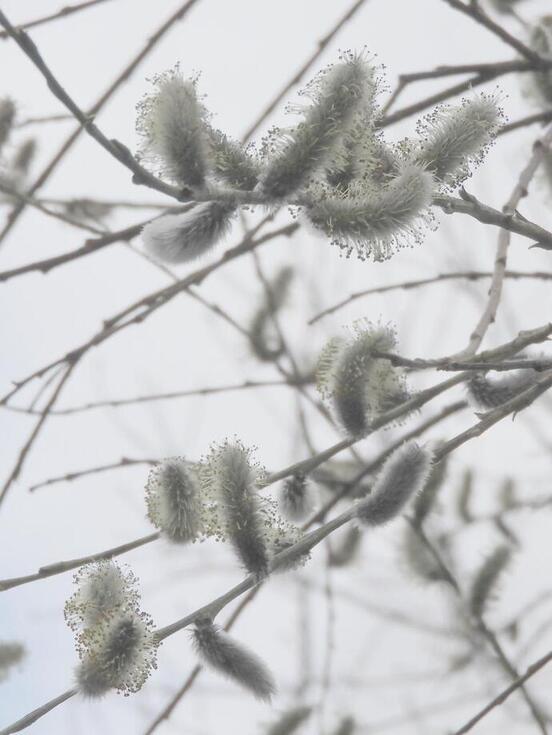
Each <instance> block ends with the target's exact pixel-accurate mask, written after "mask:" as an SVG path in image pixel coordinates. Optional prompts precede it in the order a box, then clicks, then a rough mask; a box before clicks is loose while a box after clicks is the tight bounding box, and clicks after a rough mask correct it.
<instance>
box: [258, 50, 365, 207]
mask: <svg viewBox="0 0 552 735" xmlns="http://www.w3.org/2000/svg"><path fill="white" fill-rule="evenodd" d="M375 91H376V84H375V80H374V71H373V69H372V67H370V65H369V64H368V63H367V62H366V61H365V59H363V58H362V56H360V55H355V54H346V55H345V56H344V57H343V59H342V61H341V62H340V63H338V64H336V65H335V66H331V67H329V69H327V70H325V71H324V72H322V73H321V74H320V75H319V76H318V77H317V78H315V80H313V82H312V83H311V84H310V86H309V87H308V88H307V90H306V94H307V95H308V96H309V97H310V98H311V99H312V103H311V105H310V106H308V107H306V109H304V111H303V120H302V122H300V123H299V125H297V126H296V127H295V128H292V129H291V130H287V131H285V133H284V134H283V135H281V136H280V140H277V141H275V142H274V143H272V142H271V141H269V146H268V147H272V148H274V149H275V152H274V154H273V155H272V157H271V158H270V159H269V161H268V164H267V168H266V170H265V172H264V173H263V174H262V176H261V181H260V190H261V192H262V193H263V194H264V195H265V196H266V197H267V198H268V199H283V198H285V197H287V196H289V195H290V194H293V193H294V192H296V191H297V190H298V189H301V188H302V187H304V186H305V185H307V184H308V183H309V180H310V178H311V177H312V176H313V174H314V173H316V171H318V170H319V169H320V168H321V167H323V166H324V165H325V164H326V163H327V162H328V159H329V158H330V157H331V155H332V152H333V150H334V149H335V147H336V145H337V144H338V143H339V141H340V139H341V137H342V135H343V133H344V131H345V130H346V129H347V128H348V127H349V126H350V125H351V123H352V121H353V119H354V116H355V114H356V113H358V112H360V111H362V110H365V109H366V108H367V107H370V106H371V105H373V100H374V96H375Z"/></svg>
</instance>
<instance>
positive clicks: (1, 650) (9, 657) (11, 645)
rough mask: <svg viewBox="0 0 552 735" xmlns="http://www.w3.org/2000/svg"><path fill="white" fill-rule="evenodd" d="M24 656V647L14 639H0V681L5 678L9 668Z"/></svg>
mask: <svg viewBox="0 0 552 735" xmlns="http://www.w3.org/2000/svg"><path fill="white" fill-rule="evenodd" d="M24 656H25V648H24V647H23V646H22V645H21V643H17V642H15V641H0V683H1V682H2V681H4V679H6V677H7V676H8V673H9V671H10V669H11V668H13V667H14V666H16V665H17V664H18V663H19V662H20V661H22V660H23V657H24Z"/></svg>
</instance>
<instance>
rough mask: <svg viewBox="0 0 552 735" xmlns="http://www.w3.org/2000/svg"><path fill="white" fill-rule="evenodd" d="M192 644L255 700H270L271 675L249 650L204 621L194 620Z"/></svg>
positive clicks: (207, 661)
mask: <svg viewBox="0 0 552 735" xmlns="http://www.w3.org/2000/svg"><path fill="white" fill-rule="evenodd" d="M193 640H194V647H195V649H196V651H197V654H198V656H199V657H200V658H201V660H202V661H204V662H205V663H206V664H207V665H209V666H211V667H212V668H213V669H215V670H216V671H219V672H220V673H221V674H224V675H225V676H227V677H229V678H230V679H233V680H234V681H236V682H238V684H241V685H242V686H243V687H245V688H246V689H248V690H249V691H250V692H251V693H252V694H253V695H254V696H255V697H256V698H257V699H260V700H262V701H264V702H270V700H271V699H272V696H273V694H274V693H275V692H276V684H275V682H274V679H273V676H272V674H271V673H270V671H269V670H268V668H267V667H266V665H265V664H264V663H263V661H261V659H260V658H259V657H258V656H257V655H256V654H255V653H253V652H252V651H249V650H248V649H247V648H245V647H244V646H242V645H241V643H238V642H237V641H235V640H234V639H233V638H231V637H230V636H229V635H228V634H227V633H226V632H225V631H223V630H221V629H220V628H219V627H218V626H217V625H214V624H213V623H212V622H210V621H208V620H201V621H198V622H197V623H196V625H195V628H194V631H193Z"/></svg>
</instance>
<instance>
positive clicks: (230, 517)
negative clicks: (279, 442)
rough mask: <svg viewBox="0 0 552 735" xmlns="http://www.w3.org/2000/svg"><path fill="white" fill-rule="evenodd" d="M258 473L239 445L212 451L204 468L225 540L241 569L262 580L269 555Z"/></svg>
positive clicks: (247, 453) (249, 454)
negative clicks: (217, 504) (217, 507)
mask: <svg viewBox="0 0 552 735" xmlns="http://www.w3.org/2000/svg"><path fill="white" fill-rule="evenodd" d="M259 474H260V470H259V468H258V467H256V466H255V465H253V464H252V462H251V453H250V451H248V450H247V449H245V447H243V445H241V444H240V443H239V442H235V443H226V444H223V445H222V446H220V447H216V448H214V449H213V451H212V453H211V456H210V457H209V459H208V460H207V462H206V465H205V467H204V482H205V484H206V486H207V487H206V490H207V491H208V492H213V491H214V493H215V494H216V496H217V498H218V502H219V504H220V509H221V515H222V518H223V523H224V530H225V534H226V536H227V538H228V539H229V541H230V542H231V544H232V546H233V547H234V550H235V551H236V554H237V556H238V558H239V559H240V561H241V562H242V564H243V566H244V567H245V569H247V571H248V572H249V573H250V574H255V575H257V576H259V577H262V576H264V575H265V574H266V573H267V571H268V565H269V552H268V548H267V544H266V539H265V533H264V530H265V529H264V528H263V516H262V513H261V505H260V501H259V498H258V497H257V484H256V483H257V480H258V478H259Z"/></svg>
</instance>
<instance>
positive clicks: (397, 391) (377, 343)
mask: <svg viewBox="0 0 552 735" xmlns="http://www.w3.org/2000/svg"><path fill="white" fill-rule="evenodd" d="M395 346H396V338H395V334H394V332H393V331H392V330H391V329H390V328H389V327H374V326H372V325H370V324H368V323H366V322H362V321H359V322H357V323H355V324H354V326H353V337H352V338H349V339H348V340H343V339H333V340H330V342H329V343H328V345H327V346H326V348H325V349H324V350H323V351H322V353H321V355H320V359H319V363H318V370H317V384H318V390H319V392H320V393H321V395H322V396H323V397H324V398H326V399H327V400H328V401H329V403H330V405H331V407H332V408H333V410H334V412H335V414H336V417H337V419H338V420H339V422H340V423H341V425H342V426H343V428H344V429H345V430H346V431H347V433H348V434H350V435H351V436H355V437H356V436H363V435H364V434H365V433H366V432H367V431H368V429H369V425H370V421H371V420H372V419H373V418H374V417H375V416H377V415H378V414H380V413H382V412H383V411H385V410H386V409H387V408H388V406H389V402H390V401H392V399H393V397H397V396H398V397H402V396H405V388H404V384H403V380H404V378H403V373H402V371H401V370H400V369H398V368H395V367H393V366H392V365H391V363H390V362H389V360H384V359H381V358H377V357H374V355H373V352H374V351H380V352H391V351H393V350H394V348H395Z"/></svg>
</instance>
